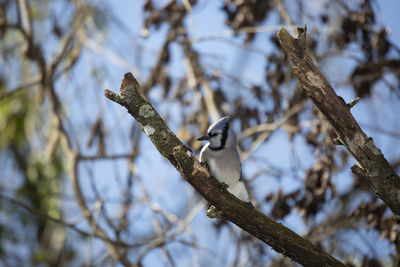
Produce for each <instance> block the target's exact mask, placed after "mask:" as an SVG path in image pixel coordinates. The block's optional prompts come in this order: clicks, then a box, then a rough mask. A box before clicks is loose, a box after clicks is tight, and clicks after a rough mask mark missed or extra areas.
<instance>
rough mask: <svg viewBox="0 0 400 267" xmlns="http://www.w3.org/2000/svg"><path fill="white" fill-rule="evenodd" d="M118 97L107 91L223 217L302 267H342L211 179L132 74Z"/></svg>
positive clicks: (339, 263)
mask: <svg viewBox="0 0 400 267" xmlns="http://www.w3.org/2000/svg"><path fill="white" fill-rule="evenodd" d="M120 90H121V96H118V95H117V94H115V93H113V92H111V91H109V90H106V91H105V95H106V96H107V97H108V98H109V99H110V100H112V101H114V102H117V103H119V104H120V105H123V106H124V107H126V108H127V110H128V112H129V113H130V114H131V115H132V116H133V117H134V118H135V119H136V121H137V122H138V123H139V124H140V126H141V127H142V129H143V131H144V132H145V133H146V135H147V136H148V137H149V138H150V139H151V141H152V142H153V143H154V145H155V146H156V148H157V149H158V151H159V152H160V153H161V154H162V155H163V156H164V157H166V158H167V159H168V160H169V161H170V162H171V163H172V165H173V166H174V167H175V168H176V169H177V170H178V171H179V172H180V173H181V174H182V175H183V176H184V177H185V179H186V180H187V181H188V182H189V183H190V184H191V185H192V186H193V187H194V188H195V189H196V190H197V191H198V192H199V193H200V194H201V195H202V196H203V197H204V198H205V199H206V200H207V201H208V202H209V203H210V204H212V205H214V206H216V207H217V208H218V209H219V210H221V211H222V212H223V217H224V218H226V219H227V220H230V221H231V222H233V223H234V224H236V225H237V226H239V227H241V228H242V229H243V230H245V231H247V232H248V233H250V234H252V235H254V236H255V237H257V238H258V239H260V240H261V241H263V242H265V243H267V244H268V245H270V246H271V247H272V248H273V249H274V250H276V251H277V252H279V253H282V254H283V255H285V256H287V257H289V258H291V259H292V260H294V261H297V262H298V263H300V264H303V265H305V266H323V265H325V266H344V265H343V264H342V263H341V262H339V261H337V260H336V259H335V258H333V257H332V256H330V255H328V254H326V253H325V252H324V251H322V250H321V249H319V248H317V247H315V246H314V245H312V244H311V243H310V242H309V241H308V240H306V239H303V238H302V237H300V236H299V235H297V234H296V233H294V232H292V231H291V230H290V229H288V228H286V227H285V226H283V225H282V224H280V223H277V222H275V221H274V220H272V219H270V218H268V217H267V216H265V215H264V214H262V213H261V212H260V211H258V210H256V209H254V208H252V207H250V206H249V205H248V204H246V203H244V202H242V201H240V200H239V199H237V198H236V197H234V196H233V195H231V194H230V193H229V192H228V191H226V190H225V189H224V188H223V187H222V186H221V184H220V183H219V182H218V181H217V180H216V179H215V178H214V177H212V176H210V174H209V172H208V171H207V169H206V168H205V167H204V166H203V165H201V164H200V163H199V161H198V160H197V159H196V158H195V157H194V156H193V155H192V154H191V152H189V150H188V149H187V148H186V147H185V146H184V145H183V144H182V143H181V142H180V140H179V139H178V138H177V137H176V136H175V135H174V134H173V133H172V132H171V130H170V129H169V128H168V126H167V125H166V124H165V122H164V121H163V119H162V118H161V117H160V115H159V114H158V113H157V111H156V110H155V109H154V108H153V106H152V105H151V104H150V103H149V101H148V100H147V99H146V98H145V97H144V95H143V94H142V89H141V87H140V85H139V84H138V82H137V81H136V80H135V78H134V77H133V75H132V74H131V73H127V74H125V76H124V79H123V80H122V83H121V89H120Z"/></svg>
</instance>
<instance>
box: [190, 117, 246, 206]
mask: <svg viewBox="0 0 400 267" xmlns="http://www.w3.org/2000/svg"><path fill="white" fill-rule="evenodd" d="M197 140H198V141H208V143H207V144H206V145H205V146H204V147H203V148H202V149H201V151H200V157H199V161H200V162H202V163H205V164H206V165H207V166H208V168H209V170H210V172H211V174H212V175H213V176H214V177H215V178H216V179H217V180H218V181H219V182H220V183H222V184H223V186H224V187H225V188H226V189H227V190H228V191H229V192H230V193H232V194H233V195H234V196H236V197H237V198H239V199H240V200H242V201H244V202H247V203H249V204H251V201H250V198H249V195H248V193H247V190H246V187H245V186H244V183H243V180H242V167H241V163H240V158H239V153H238V151H237V137H236V134H235V132H234V131H233V130H232V128H230V127H229V116H226V117H223V118H221V119H219V120H217V121H216V122H214V123H213V124H211V126H210V127H209V128H208V130H207V134H206V135H204V136H200V137H199V138H197Z"/></svg>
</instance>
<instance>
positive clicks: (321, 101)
mask: <svg viewBox="0 0 400 267" xmlns="http://www.w3.org/2000/svg"><path fill="white" fill-rule="evenodd" d="M306 30H307V28H306V27H305V28H298V31H299V38H297V39H295V38H293V37H292V36H291V35H290V34H289V33H288V32H287V31H286V30H285V29H281V30H280V31H279V32H278V34H277V35H278V38H279V41H280V43H281V46H282V49H283V50H284V51H285V52H286V53H287V54H288V55H289V58H290V60H291V61H292V63H293V65H294V66H293V72H294V74H295V75H296V77H297V79H298V81H299V83H300V85H301V86H302V87H303V89H304V91H305V93H306V94H307V96H308V97H309V98H310V99H311V100H312V101H313V102H314V104H315V106H316V107H317V108H318V109H319V110H320V111H321V113H322V114H324V116H325V118H326V119H327V121H328V122H329V124H330V125H331V126H332V128H333V129H334V131H335V132H336V134H337V136H338V138H337V140H340V143H341V144H343V145H344V146H345V147H346V148H347V150H348V151H349V152H350V153H351V154H352V155H353V157H354V159H355V160H356V162H357V163H358V165H359V166H357V165H355V166H353V167H352V168H351V169H352V171H353V173H355V174H356V175H358V176H360V177H361V178H366V179H367V180H368V181H369V182H370V183H371V185H372V186H373V188H374V189H375V193H376V195H377V196H378V197H380V198H381V199H382V200H383V201H384V202H385V203H386V205H387V206H388V207H389V208H390V209H391V210H392V212H393V213H394V214H395V215H396V216H397V217H398V216H400V178H399V176H398V175H397V173H396V172H395V170H394V169H393V168H392V166H391V165H390V164H389V162H388V161H387V160H386V159H385V157H384V156H383V154H382V152H381V151H380V150H379V148H377V147H376V145H375V143H374V140H373V139H372V138H371V137H368V136H367V135H366V134H365V133H364V132H363V131H362V130H361V128H360V126H359V125H358V123H357V121H356V120H355V119H354V117H353V115H351V113H350V106H349V105H347V104H346V103H345V102H344V101H343V99H342V98H341V97H339V96H338V95H337V94H336V93H335V91H334V90H333V88H332V87H331V85H330V84H329V83H328V81H327V79H326V78H325V77H324V75H323V74H322V73H321V71H320V70H319V69H318V67H317V66H316V65H315V64H314V62H313V60H312V58H311V57H310V54H309V53H308V52H307V51H306V41H305V40H306Z"/></svg>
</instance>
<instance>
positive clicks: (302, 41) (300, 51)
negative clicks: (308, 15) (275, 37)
mask: <svg viewBox="0 0 400 267" xmlns="http://www.w3.org/2000/svg"><path fill="white" fill-rule="evenodd" d="M306 33H307V25H304V28H301V27H297V38H296V39H294V44H295V45H294V49H295V53H296V55H297V56H298V57H299V58H303V57H304V53H305V51H306V48H307V36H306Z"/></svg>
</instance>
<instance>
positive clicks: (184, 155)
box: [172, 145, 194, 179]
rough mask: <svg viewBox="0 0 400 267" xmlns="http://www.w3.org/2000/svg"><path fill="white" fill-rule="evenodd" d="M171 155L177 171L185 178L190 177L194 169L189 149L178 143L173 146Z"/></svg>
mask: <svg viewBox="0 0 400 267" xmlns="http://www.w3.org/2000/svg"><path fill="white" fill-rule="evenodd" d="M172 155H173V158H174V160H175V162H176V168H177V169H178V170H179V172H180V173H182V174H183V176H184V177H185V178H186V179H188V178H189V177H191V176H192V173H193V170H194V167H193V164H194V160H193V155H192V152H191V150H190V149H188V148H187V147H186V146H184V145H178V146H176V147H174V149H173V152H172Z"/></svg>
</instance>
